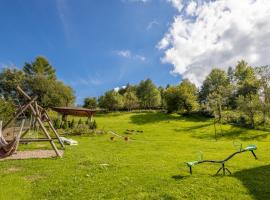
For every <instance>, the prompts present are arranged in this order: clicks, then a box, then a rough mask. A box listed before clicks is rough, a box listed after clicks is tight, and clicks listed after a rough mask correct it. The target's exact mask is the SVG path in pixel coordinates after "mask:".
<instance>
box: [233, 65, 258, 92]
mask: <svg viewBox="0 0 270 200" xmlns="http://www.w3.org/2000/svg"><path fill="white" fill-rule="evenodd" d="M234 77H235V81H236V87H237V95H238V96H240V95H243V96H246V95H251V94H257V92H258V89H259V87H260V82H259V80H258V79H257V77H256V73H255V70H254V69H253V68H252V67H251V66H249V65H248V63H246V62H245V61H243V60H242V61H240V62H238V64H237V65H236V68H235V73H234Z"/></svg>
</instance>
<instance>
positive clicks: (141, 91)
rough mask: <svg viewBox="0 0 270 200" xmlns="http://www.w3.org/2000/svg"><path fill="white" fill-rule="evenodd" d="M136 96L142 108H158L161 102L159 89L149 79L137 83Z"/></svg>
mask: <svg viewBox="0 0 270 200" xmlns="http://www.w3.org/2000/svg"><path fill="white" fill-rule="evenodd" d="M137 97H138V98H139V100H140V103H141V108H143V109H149V108H158V107H159V106H160V104H161V97H160V93H159V90H158V88H157V87H156V86H155V84H154V83H153V82H152V81H151V80H150V79H147V80H145V81H141V82H140V83H139V85H138V87H137Z"/></svg>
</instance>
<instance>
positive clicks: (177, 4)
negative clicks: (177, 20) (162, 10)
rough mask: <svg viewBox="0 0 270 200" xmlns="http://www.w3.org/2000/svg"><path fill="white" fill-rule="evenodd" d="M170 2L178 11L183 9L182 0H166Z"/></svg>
mask: <svg viewBox="0 0 270 200" xmlns="http://www.w3.org/2000/svg"><path fill="white" fill-rule="evenodd" d="M167 1H168V2H169V3H171V4H172V5H173V6H174V7H175V8H176V9H177V10H178V11H179V12H180V11H181V10H182V9H183V4H182V0H167Z"/></svg>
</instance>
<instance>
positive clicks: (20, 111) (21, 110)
mask: <svg viewBox="0 0 270 200" xmlns="http://www.w3.org/2000/svg"><path fill="white" fill-rule="evenodd" d="M37 98H38V97H37V96H35V97H34V98H33V99H32V100H31V101H30V102H28V103H27V104H26V105H25V106H23V107H22V108H20V109H19V110H18V111H17V112H16V114H15V115H14V117H13V118H11V119H10V120H9V121H8V122H7V123H6V124H5V125H4V126H3V130H4V129H5V128H7V127H8V125H10V124H11V123H12V122H13V121H14V120H15V119H16V118H18V117H19V116H20V115H21V114H22V113H23V112H24V111H25V110H26V109H27V108H29V106H31V104H32V103H33V102H34V101H35V100H36V99H37Z"/></svg>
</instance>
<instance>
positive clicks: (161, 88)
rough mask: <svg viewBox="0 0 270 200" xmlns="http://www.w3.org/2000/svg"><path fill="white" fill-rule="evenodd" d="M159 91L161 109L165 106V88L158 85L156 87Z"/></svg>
mask: <svg viewBox="0 0 270 200" xmlns="http://www.w3.org/2000/svg"><path fill="white" fill-rule="evenodd" d="M158 90H159V93H160V99H161V100H160V106H161V108H162V109H165V108H166V100H165V89H164V88H163V87H162V86H160V87H158Z"/></svg>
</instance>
